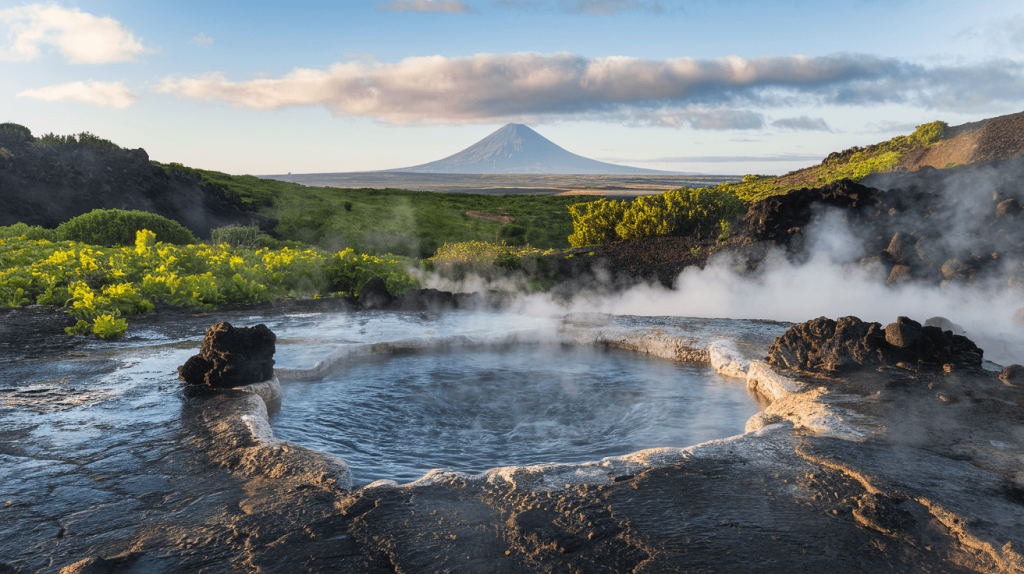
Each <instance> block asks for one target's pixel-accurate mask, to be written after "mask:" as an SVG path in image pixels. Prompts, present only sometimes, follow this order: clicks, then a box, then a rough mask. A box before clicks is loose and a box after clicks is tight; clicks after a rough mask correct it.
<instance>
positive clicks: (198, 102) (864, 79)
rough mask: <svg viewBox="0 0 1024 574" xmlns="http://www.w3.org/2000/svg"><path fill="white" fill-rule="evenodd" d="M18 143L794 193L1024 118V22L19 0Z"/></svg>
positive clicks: (514, 3) (303, 167)
mask: <svg viewBox="0 0 1024 574" xmlns="http://www.w3.org/2000/svg"><path fill="white" fill-rule="evenodd" d="M0 78H2V79H0V110H3V111H2V113H0V122H3V121H9V122H15V123H19V124H22V125H25V126H27V127H29V128H30V129H31V130H32V132H33V134H35V135H37V136H38V135H42V134H44V133H50V132H52V133H56V134H68V133H78V132H81V131H89V132H92V133H94V134H96V135H98V136H100V137H103V138H106V139H109V140H112V141H114V142H115V143H117V144H119V145H121V146H122V147H128V148H138V147H141V148H144V149H145V150H146V151H147V152H148V153H149V155H150V158H151V159H154V160H157V161H162V162H179V163H183V164H185V165H188V166H192V167H198V168H204V169H212V170H218V171H224V172H228V173H232V174H254V175H266V174H283V173H289V172H290V173H324V172H350V171H370V170H378V169H392V168H400V167H403V166H411V165H416V164H420V163H426V162H429V161H434V160H437V159H441V158H443V157H446V156H448V155H451V154H453V153H456V152H458V151H460V150H461V149H463V148H465V147H467V146H469V145H471V144H473V143H475V142H476V141H478V140H480V139H482V138H483V137H485V136H487V135H488V134H490V133H491V132H493V131H494V130H496V129H498V128H500V127H501V126H503V125H504V124H506V123H509V122H516V123H525V124H527V125H529V126H531V127H532V128H534V129H535V130H537V131H538V132H539V133H541V134H542V135H544V136H545V137H547V138H548V139H551V140H552V141H554V142H555V143H556V144H558V145H561V146H562V147H564V148H566V149H568V150H569V151H571V152H574V153H577V154H580V155H583V156H586V157H590V158H593V159H597V160H601V161H608V162H615V163H621V164H625V165H631V166H637V167H646V168H654V169H664V170H672V171H685V172H698V173H708V174H746V173H762V174H781V173H785V172H788V171H790V170H793V169H798V168H800V167H805V166H808V165H812V164H814V163H817V162H819V161H820V160H821V159H823V158H824V157H825V156H826V155H828V154H829V153H830V152H832V151H840V150H843V149H846V148H849V147H851V146H854V145H861V146H863V145H869V144H872V143H876V142H879V141H883V140H886V139H889V138H891V137H893V136H896V135H901V134H908V133H910V132H912V131H913V130H914V127H915V126H916V125H919V124H922V123H926V122H931V121H935V120H943V121H946V122H947V123H949V124H950V125H957V124H961V123H965V122H968V121H975V120H978V119H983V118H987V117H993V116H997V115H1002V114H1008V113H1015V112H1020V111H1024V7H1021V5H1020V3H1019V2H1017V1H996V0H976V1H974V2H971V3H963V2H959V1H957V2H953V1H946V0H928V1H919V0H885V1H882V0H847V1H845V2H841V3H840V2H821V1H820V0H815V1H805V0H784V1H777V2H771V1H765V0H762V1H747V0H701V1H699V2H698V1H671V0H383V1H379V2H374V1H367V2H347V1H340V0H332V1H323V2H321V1H309V0H293V1H291V2H280V3H276V2H267V1H262V0H255V1H248V2H244V3H243V2H224V1H218V0H205V1H202V2H199V1H194V0H183V1H176V2H160V3H156V2H138V1H137V0H136V1H126V0H96V1H80V2H71V1H61V2H52V3H26V2H20V3H19V2H9V1H7V0H0Z"/></svg>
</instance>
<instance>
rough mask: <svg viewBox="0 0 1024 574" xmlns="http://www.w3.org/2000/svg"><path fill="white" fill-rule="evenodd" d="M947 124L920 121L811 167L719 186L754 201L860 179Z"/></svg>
mask: <svg viewBox="0 0 1024 574" xmlns="http://www.w3.org/2000/svg"><path fill="white" fill-rule="evenodd" d="M947 127H949V126H948V125H947V124H946V122H931V123H927V124H922V125H919V126H917V129H916V130H915V131H914V133H912V134H910V135H909V136H896V137H894V138H892V139H891V140H889V141H886V142H882V143H879V144H875V145H872V146H868V147H866V148H859V147H853V148H850V149H848V150H846V151H843V152H835V153H832V154H830V155H829V156H828V157H826V158H825V160H824V161H823V162H821V163H820V164H818V165H816V166H813V167H809V168H805V169H802V170H799V171H796V172H793V173H790V174H786V175H784V176H781V177H775V176H769V175H748V176H746V177H744V178H743V181H742V182H737V183H726V184H723V185H721V186H719V188H720V189H723V190H727V191H730V192H732V193H733V194H735V195H736V197H739V198H740V199H742V200H743V201H746V202H748V203H753V202H755V201H760V200H762V199H765V198H768V197H771V196H773V195H781V194H784V193H787V192H789V191H791V190H794V189H800V188H802V187H821V186H823V185H826V184H829V183H832V182H833V181H838V180H840V179H846V178H849V179H852V180H854V181H859V180H861V179H864V178H865V177H867V176H868V175H871V174H872V173H879V172H886V171H891V170H892V169H893V168H894V167H896V164H898V163H899V161H900V159H901V158H902V157H903V156H904V155H905V154H906V153H907V152H908V151H910V150H912V149H915V148H918V147H928V146H930V145H932V144H934V143H936V142H938V141H939V140H941V139H942V136H943V134H944V133H945V131H946V128H947Z"/></svg>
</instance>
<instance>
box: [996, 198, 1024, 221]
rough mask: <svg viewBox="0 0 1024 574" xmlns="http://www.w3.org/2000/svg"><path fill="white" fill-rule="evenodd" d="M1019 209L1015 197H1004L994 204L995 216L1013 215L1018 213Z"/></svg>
mask: <svg viewBox="0 0 1024 574" xmlns="http://www.w3.org/2000/svg"><path fill="white" fill-rule="evenodd" d="M1020 209H1021V208H1020V204H1019V203H1017V200H1016V199H1013V198H1010V199H1004V200H1003V201H1000V202H999V203H998V204H997V205H996V217H1013V216H1015V215H1017V214H1018V213H1020Z"/></svg>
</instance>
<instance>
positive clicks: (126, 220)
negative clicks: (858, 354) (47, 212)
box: [56, 209, 199, 247]
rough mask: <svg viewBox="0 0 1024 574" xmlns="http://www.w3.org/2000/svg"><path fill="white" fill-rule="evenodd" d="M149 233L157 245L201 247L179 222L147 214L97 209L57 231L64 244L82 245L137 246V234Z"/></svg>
mask: <svg viewBox="0 0 1024 574" xmlns="http://www.w3.org/2000/svg"><path fill="white" fill-rule="evenodd" d="M143 229H148V230H150V231H152V232H153V233H156V237H157V241H162V242H164V243H173V244H175V245H188V244H192V243H198V241H199V240H198V239H196V238H195V236H194V235H192V232H191V231H189V230H188V229H186V228H185V227H184V226H183V225H181V224H180V223H178V222H177V221H174V220H171V219H167V218H166V217H164V216H162V215H157V214H155V213H147V212H145V211H125V210H123V209H94V210H92V211H90V212H89V213H85V214H83V215H79V216H78V217H75V218H72V219H70V220H68V221H65V222H64V223H62V224H60V225H59V226H58V227H57V229H56V236H57V237H56V238H57V239H58V240H60V241H78V242H80V243H88V244H90V245H105V246H108V247H109V246H115V245H134V244H135V236H136V233H137V232H139V231H141V230H143Z"/></svg>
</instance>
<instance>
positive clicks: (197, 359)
mask: <svg viewBox="0 0 1024 574" xmlns="http://www.w3.org/2000/svg"><path fill="white" fill-rule="evenodd" d="M276 341H277V337H276V336H275V335H274V333H273V332H271V331H270V329H268V328H267V326H266V325H263V324H259V325H256V326H255V327H232V326H231V323H228V322H222V323H217V324H215V325H213V326H211V327H210V328H208V329H207V330H206V337H205V338H204V339H203V345H202V347H201V348H200V350H199V354H198V355H192V356H191V357H189V359H188V360H187V361H185V364H184V365H182V366H180V367H178V378H179V379H181V380H183V381H185V384H186V385H188V386H190V387H196V388H202V387H209V388H214V389H227V388H232V387H241V386H244V385H248V384H252V383H259V382H262V381H266V380H269V379H272V378H273V377H274V350H275V349H274V343H275V342H276Z"/></svg>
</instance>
